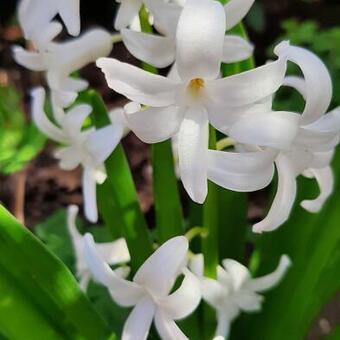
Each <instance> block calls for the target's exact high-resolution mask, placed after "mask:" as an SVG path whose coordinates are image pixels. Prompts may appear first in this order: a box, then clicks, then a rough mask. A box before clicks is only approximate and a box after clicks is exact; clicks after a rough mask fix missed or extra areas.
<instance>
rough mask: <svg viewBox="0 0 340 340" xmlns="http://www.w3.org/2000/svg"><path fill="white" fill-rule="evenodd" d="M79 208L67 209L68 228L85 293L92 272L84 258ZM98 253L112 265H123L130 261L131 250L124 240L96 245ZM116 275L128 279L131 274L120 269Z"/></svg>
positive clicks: (77, 273)
mask: <svg viewBox="0 0 340 340" xmlns="http://www.w3.org/2000/svg"><path fill="white" fill-rule="evenodd" d="M77 214H78V207H77V206H75V205H71V206H69V207H68V209H67V228H68V231H69V234H70V237H71V241H72V245H73V249H74V255H75V260H76V275H77V278H78V279H79V285H80V287H81V289H82V290H83V291H86V289H87V286H88V283H89V281H90V278H91V272H90V270H89V268H88V266H87V263H86V261H85V257H84V242H85V239H84V237H83V235H81V234H80V233H79V231H78V229H77V226H76V218H77ZM95 247H96V251H97V252H98V253H99V254H100V255H101V256H102V258H103V259H105V261H106V262H107V263H108V264H110V265H116V264H123V263H126V262H129V261H130V254H129V250H128V248H127V245H126V241H125V240H124V239H123V238H120V239H118V240H115V241H113V242H107V243H96V244H95ZM115 272H116V274H117V275H119V276H121V277H126V276H127V275H128V274H129V268H128V267H120V268H117V269H116V270H115Z"/></svg>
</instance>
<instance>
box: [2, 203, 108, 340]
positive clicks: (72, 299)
mask: <svg viewBox="0 0 340 340" xmlns="http://www.w3.org/2000/svg"><path fill="white" fill-rule="evenodd" d="M0 286H1V290H2V292H1V293H4V294H5V295H3V294H1V303H0V309H1V312H0V333H3V334H5V335H7V332H8V333H9V338H10V339H29V340H30V339H32V340H33V339H37V337H38V334H40V335H41V336H43V339H108V338H109V337H110V335H111V334H110V331H109V330H108V328H107V326H106V325H105V323H104V321H103V320H102V319H101V318H100V317H99V315H98V314H97V313H96V312H95V310H94V309H93V307H92V306H91V304H90V302H89V301H88V299H87V298H86V297H85V296H84V295H83V293H82V292H81V290H80V288H79V286H78V284H77V282H76V280H75V278H74V277H73V275H72V274H71V272H70V271H69V270H68V269H67V268H66V267H65V266H64V264H63V263H62V262H61V261H60V260H59V259H58V258H57V257H55V256H54V255H52V253H50V252H49V251H48V250H47V249H46V247H45V246H44V245H43V244H42V243H41V242H40V241H38V240H37V239H36V238H35V237H34V236H33V235H32V234H31V233H30V232H29V231H28V230H27V229H26V228H24V227H23V226H22V225H20V223H19V222H18V221H16V220H15V218H14V217H13V216H12V215H10V214H9V213H8V212H7V211H6V209H5V208H3V207H2V206H0ZM6 296H8V300H6ZM13 304H15V305H17V306H20V307H17V308H15V306H14V305H13ZM20 315H21V316H22V322H20V325H18V327H16V323H15V322H16V321H15V319H18V316H20ZM28 320H32V324H31V323H29V322H28ZM40 324H41V325H40ZM23 334H24V336H22V335H23Z"/></svg>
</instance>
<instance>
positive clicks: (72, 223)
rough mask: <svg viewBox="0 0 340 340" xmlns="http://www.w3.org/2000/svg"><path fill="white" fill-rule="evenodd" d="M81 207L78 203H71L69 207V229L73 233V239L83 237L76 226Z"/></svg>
mask: <svg viewBox="0 0 340 340" xmlns="http://www.w3.org/2000/svg"><path fill="white" fill-rule="evenodd" d="M78 211H79V208H78V207H77V206H76V205H70V206H68V208H67V229H68V231H69V233H70V235H71V238H72V241H77V240H80V239H82V235H81V234H80V233H79V231H78V228H77V226H76V219H77V215H78Z"/></svg>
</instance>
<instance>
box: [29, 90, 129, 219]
mask: <svg viewBox="0 0 340 340" xmlns="http://www.w3.org/2000/svg"><path fill="white" fill-rule="evenodd" d="M32 97H33V105H32V115H33V120H34V122H35V124H36V126H37V127H38V128H39V129H40V130H41V132H42V133H44V134H45V135H46V136H48V137H49V138H50V139H52V140H54V141H56V142H58V143H60V144H63V145H65V146H64V147H62V148H60V149H59V150H57V152H56V153H55V157H56V158H57V159H59V165H60V167H61V168H62V169H64V170H72V169H75V168H76V167H78V166H79V165H81V166H82V167H83V177H82V185H83V193H84V205H85V208H84V210H85V215H86V217H87V218H88V220H89V221H91V222H96V221H97V219H98V211H97V202H96V185H97V184H102V183H103V182H104V181H105V179H106V172H105V167H104V164H103V162H104V161H105V160H106V158H107V157H108V156H109V155H110V153H111V152H112V151H113V149H114V148H115V147H116V145H117V144H118V143H119V141H120V139H121V138H122V136H123V134H124V129H125V127H124V126H123V125H121V124H123V123H122V122H123V119H120V120H119V118H118V119H116V118H115V119H116V120H115V121H114V123H115V125H112V127H111V126H109V127H105V128H104V129H105V132H104V134H106V132H107V130H108V129H109V130H110V132H111V133H112V134H111V136H110V138H109V139H106V143H107V144H106V145H105V148H104V149H103V148H102V145H103V141H102V140H101V138H100V136H102V134H103V130H102V129H99V130H95V129H93V128H91V129H87V130H85V131H82V125H83V122H84V120H85V119H86V118H87V117H88V115H89V114H90V113H91V111H92V108H91V106H89V105H78V106H75V107H73V108H72V109H70V110H69V111H68V112H67V113H66V114H63V116H62V119H61V121H60V122H59V124H60V127H59V126H57V125H55V124H53V123H52V122H51V121H50V120H49V119H48V117H47V116H46V113H45V111H44V102H45V91H44V89H42V88H38V89H35V90H33V91H32ZM116 114H117V115H118V114H119V112H116ZM121 115H122V113H121ZM89 140H90V141H91V143H90V144H91V146H90V147H89ZM108 149H110V152H109V151H108ZM97 150H100V151H99V152H98V154H97V153H96V151H97Z"/></svg>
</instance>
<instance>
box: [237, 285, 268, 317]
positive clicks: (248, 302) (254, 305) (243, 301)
mask: <svg viewBox="0 0 340 340" xmlns="http://www.w3.org/2000/svg"><path fill="white" fill-rule="evenodd" d="M263 299H264V298H263V296H261V295H258V294H256V293H254V292H252V291H248V290H242V291H241V292H240V293H239V294H237V295H236V297H235V303H236V304H237V305H238V306H239V308H240V309H242V310H244V311H246V312H258V311H260V310H261V307H262V302H263Z"/></svg>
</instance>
